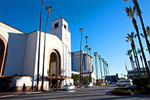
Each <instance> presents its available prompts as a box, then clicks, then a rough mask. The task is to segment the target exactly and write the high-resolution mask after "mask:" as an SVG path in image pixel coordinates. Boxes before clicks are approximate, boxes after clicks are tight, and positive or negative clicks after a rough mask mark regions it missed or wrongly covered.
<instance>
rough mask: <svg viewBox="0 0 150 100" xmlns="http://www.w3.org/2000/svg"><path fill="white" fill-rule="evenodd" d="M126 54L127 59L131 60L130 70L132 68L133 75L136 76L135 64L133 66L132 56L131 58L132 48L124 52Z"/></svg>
mask: <svg viewBox="0 0 150 100" xmlns="http://www.w3.org/2000/svg"><path fill="white" fill-rule="evenodd" d="M126 55H128V56H129V59H130V62H131V66H132V70H133V72H134V77H135V78H137V77H136V71H135V66H134V63H133V58H132V50H128V51H127V53H126Z"/></svg>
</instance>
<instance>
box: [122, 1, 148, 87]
mask: <svg viewBox="0 0 150 100" xmlns="http://www.w3.org/2000/svg"><path fill="white" fill-rule="evenodd" d="M133 1H134V5H135V2H136V0H133ZM136 3H137V2H136ZM135 6H136V7H133V9H132V8H131V6H129V8H128V7H126V8H125V11H126V12H127V16H128V17H129V18H132V23H133V26H134V28H135V30H136V33H137V36H138V40H139V44H140V48H141V51H142V56H143V59H144V63H145V67H146V70H147V74H148V77H149V84H150V73H149V68H148V64H147V60H146V57H145V54H144V50H143V46H142V42H141V39H140V35H139V30H138V26H137V23H136V20H135V18H134V16H135V8H136V9H137V6H138V4H137V5H135ZM137 10H138V9H137ZM137 13H138V15H139V14H140V15H141V11H137ZM139 17H141V16H139ZM140 19H141V18H140ZM142 26H144V24H142ZM143 30H144V35H145V37H146V31H145V28H144V27H143ZM145 39H146V41H148V40H147V37H146V38H145ZM147 46H148V49H149V53H150V48H149V43H148V44H147Z"/></svg>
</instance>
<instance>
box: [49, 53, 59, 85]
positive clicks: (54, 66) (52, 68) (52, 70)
mask: <svg viewBox="0 0 150 100" xmlns="http://www.w3.org/2000/svg"><path fill="white" fill-rule="evenodd" d="M47 75H48V76H50V77H52V80H49V88H50V87H53V88H57V86H60V85H61V80H60V79H58V77H60V76H61V59H60V54H59V52H58V51H57V50H52V51H51V52H50V56H49V66H48V68H47Z"/></svg>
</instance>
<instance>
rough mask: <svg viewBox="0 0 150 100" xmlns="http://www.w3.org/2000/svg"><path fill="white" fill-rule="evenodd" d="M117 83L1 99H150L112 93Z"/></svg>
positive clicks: (146, 96)
mask: <svg viewBox="0 0 150 100" xmlns="http://www.w3.org/2000/svg"><path fill="white" fill-rule="evenodd" d="M115 87H116V86H115V85H108V86H95V87H93V88H77V89H75V90H70V91H49V92H43V93H41V92H38V93H34V94H25V95H17V96H12V97H5V98H1V99H7V100H8V99H9V100H45V99H50V100H54V99H55V100H126V99H132V100H137V99H138V100H150V96H149V95H132V96H118V95H110V94H109V93H110V91H111V90H112V89H113V88H115Z"/></svg>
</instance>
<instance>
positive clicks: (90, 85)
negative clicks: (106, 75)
mask: <svg viewBox="0 0 150 100" xmlns="http://www.w3.org/2000/svg"><path fill="white" fill-rule="evenodd" d="M85 87H93V83H87V84H85Z"/></svg>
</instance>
